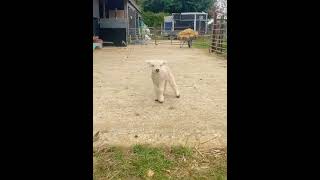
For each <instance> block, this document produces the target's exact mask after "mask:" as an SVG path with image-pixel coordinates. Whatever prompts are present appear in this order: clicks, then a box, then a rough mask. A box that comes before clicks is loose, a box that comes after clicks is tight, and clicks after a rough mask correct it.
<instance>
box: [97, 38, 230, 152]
mask: <svg viewBox="0 0 320 180" xmlns="http://www.w3.org/2000/svg"><path fill="white" fill-rule="evenodd" d="M159 58H160V59H165V60H167V61H168V65H169V66H170V68H171V69H172V72H173V74H174V75H175V78H176V82H177V84H178V86H179V89H180V92H181V97H180V98H179V99H178V98H175V96H174V93H173V91H172V89H171V88H170V86H168V87H167V91H166V94H165V102H164V103H163V104H160V103H157V102H155V101H154V91H153V85H152V80H151V77H150V75H151V72H150V69H149V68H148V66H147V65H146V63H145V60H147V59H159ZM226 67H227V60H225V59H222V58H218V57H216V56H214V55H210V54H209V53H208V51H207V50H203V49H195V48H191V49H189V48H179V46H177V45H169V44H167V45H165V44H161V45H158V46H155V45H132V46H128V47H126V48H121V47H107V48H103V49H100V50H95V51H94V53H93V101H94V102H93V104H94V106H93V112H94V114H93V128H94V129H93V130H94V133H95V134H96V133H97V132H98V131H99V135H98V136H97V138H95V139H94V141H95V142H94V146H100V145H103V144H112V145H123V146H129V145H133V144H136V143H152V144H167V145H174V144H183V145H190V146H191V145H192V146H193V145H196V144H199V143H200V144H201V143H202V144H201V146H203V147H217V148H220V147H226V143H227V68H226Z"/></svg>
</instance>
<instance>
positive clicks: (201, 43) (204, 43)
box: [192, 37, 211, 49]
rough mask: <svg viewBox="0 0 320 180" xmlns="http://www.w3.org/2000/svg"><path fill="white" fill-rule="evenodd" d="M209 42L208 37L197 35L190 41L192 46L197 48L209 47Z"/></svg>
mask: <svg viewBox="0 0 320 180" xmlns="http://www.w3.org/2000/svg"><path fill="white" fill-rule="evenodd" d="M210 44H211V39H210V38H209V37H199V38H197V39H196V40H194V42H192V47H195V48H199V49H209V48H210Z"/></svg>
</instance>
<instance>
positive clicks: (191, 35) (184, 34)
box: [178, 28, 199, 39]
mask: <svg viewBox="0 0 320 180" xmlns="http://www.w3.org/2000/svg"><path fill="white" fill-rule="evenodd" d="M198 36H199V34H198V32H197V31H194V30H192V29H190V28H188V29H185V30H183V31H181V32H179V33H178V38H179V39H185V38H196V37H198Z"/></svg>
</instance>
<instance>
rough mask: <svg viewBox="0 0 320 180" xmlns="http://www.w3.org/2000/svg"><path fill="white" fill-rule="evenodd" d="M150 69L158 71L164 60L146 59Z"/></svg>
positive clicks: (164, 62)
mask: <svg viewBox="0 0 320 180" xmlns="http://www.w3.org/2000/svg"><path fill="white" fill-rule="evenodd" d="M146 62H147V63H148V64H149V65H150V67H151V69H152V72H153V73H159V72H160V71H161V70H162V68H163V66H164V65H165V64H166V61H162V60H153V61H146Z"/></svg>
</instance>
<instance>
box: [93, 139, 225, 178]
mask: <svg viewBox="0 0 320 180" xmlns="http://www.w3.org/2000/svg"><path fill="white" fill-rule="evenodd" d="M93 158H94V166H93V167H94V168H93V173H94V179H95V180H105V179H159V180H164V179H212V180H225V179H227V178H226V177H227V162H226V153H225V151H223V150H222V151H220V153H216V152H214V151H207V152H199V151H196V150H194V149H191V148H188V147H183V146H174V147H152V146H148V145H136V146H133V147H131V148H122V147H104V148H100V149H95V150H94V154H93ZM150 172H151V173H150Z"/></svg>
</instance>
